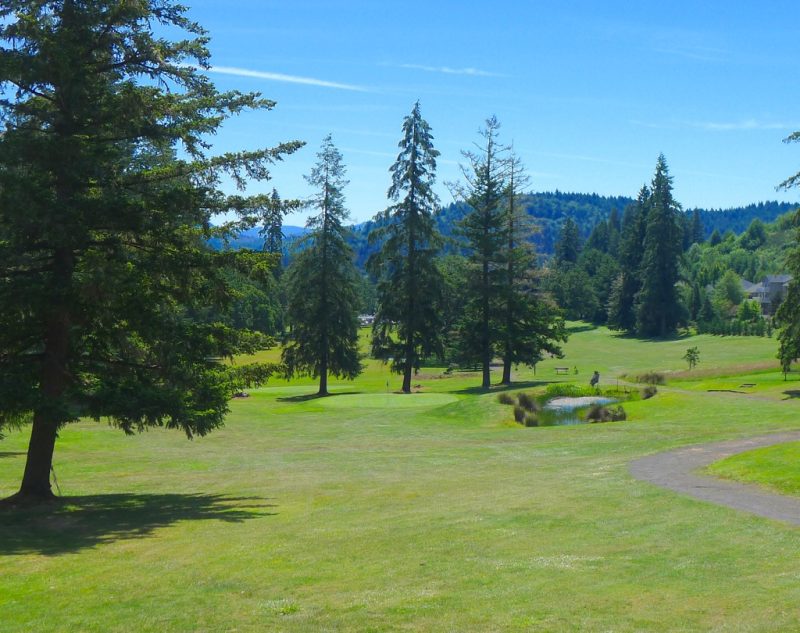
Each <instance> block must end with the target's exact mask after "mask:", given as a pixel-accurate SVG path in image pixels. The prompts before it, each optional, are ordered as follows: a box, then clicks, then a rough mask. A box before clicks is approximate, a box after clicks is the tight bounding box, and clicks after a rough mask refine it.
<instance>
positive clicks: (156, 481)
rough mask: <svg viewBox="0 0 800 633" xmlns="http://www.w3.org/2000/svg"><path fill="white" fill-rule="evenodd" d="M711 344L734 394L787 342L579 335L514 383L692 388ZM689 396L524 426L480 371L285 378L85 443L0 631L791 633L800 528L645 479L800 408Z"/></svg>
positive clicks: (25, 542)
mask: <svg viewBox="0 0 800 633" xmlns="http://www.w3.org/2000/svg"><path fill="white" fill-rule="evenodd" d="M693 345H697V346H698V347H699V349H700V352H701V359H700V363H701V364H700V366H699V368H698V369H700V368H706V367H712V366H713V367H718V368H719V369H720V372H722V373H720V374H719V375H720V376H722V375H727V374H725V373H724V372H726V371H728V372H730V371H731V370H730V368H731V367H737V366H741V365H748V366H750V365H752V364H754V363H769V362H772V359H774V355H775V348H776V343H775V341H774V340H770V339H751V340H745V339H734V338H722V337H695V338H693V339H690V340H673V341H660V342H641V341H637V340H635V339H630V338H626V337H619V336H616V335H614V334H612V333H610V332H608V331H607V330H605V329H603V328H598V329H586V330H584V331H582V332H578V333H576V334H575V335H574V336H573V338H572V339H571V341H570V342H569V343H568V344H567V345H566V347H565V352H566V357H565V358H564V359H548V360H546V361H543V362H542V363H540V365H539V367H538V368H537V371H536V375H534V373H533V371H532V370H519V371H518V372H517V373H516V374H515V380H517V381H518V383H517V384H516V386H515V388H514V389H513V390H512V393H513V392H514V391H516V390H524V391H526V392H531V393H540V392H543V391H544V390H545V388H546V386H547V384H549V383H551V382H555V381H559V382H563V381H574V382H577V383H578V384H580V385H583V384H586V383H588V380H589V378H590V376H591V372H592V371H593V370H595V369H597V370H598V371H600V373H601V386H611V383H612V382H613V381H614V380H615V376H616V375H619V374H623V373H624V374H631V375H632V374H635V373H639V372H642V371H648V370H658V371H674V372H678V371H683V370H685V362H684V361H683V360H682V358H681V357H682V356H683V354H684V353H685V349H686V348H687V347H690V346H693ZM276 353H277V352H276V351H272V352H270V354H273V356H272V357H271V358H273V359H274V358H276V356H275V354H276ZM556 366H569V367H578V369H579V373H578V375H577V376H576V375H574V374H570V375H569V376H556V375H555V372H554V369H553V368H554V367H556ZM748 371H750V374H748V376H751V375H753V374H752V370H748ZM776 371H777V370H776ZM498 378H499V369H498V370H497V371H496V372H495V380H497V379H498ZM690 378H691V377H686V376H684V377H682V378H681V380H680V381H675V382H674V383H670V382H669V381H668V385H667V386H666V387H664V388H660V391H659V393H658V395H657V396H656V397H654V398H652V399H650V400H640V401H636V402H630V403H626V404H625V409H626V411H627V413H628V420H627V421H625V422H611V423H606V424H596V425H582V426H572V427H547V428H523V427H521V426H519V425H517V424H515V423H513V421H511V419H510V413H509V411H510V407H507V406H504V405H502V404H500V403H499V402H498V401H497V393H498V390H497V389H494V390H493V391H492V392H490V393H486V394H484V393H481V392H480V391H479V390H477V389H476V387H477V386H478V385H479V383H480V377H479V376H478V375H477V374H475V373H461V372H454V373H453V374H446V373H445V372H444V368H425V369H424V370H422V371H421V372H420V374H419V375H418V376H416V377H415V379H414V384H415V385H419V387H418V388H417V389H418V391H419V392H420V394H413V395H410V396H403V395H398V394H396V393H395V392H396V391H398V390H399V387H400V377H399V376H397V375H394V374H391V373H390V372H389V370H388V368H387V367H385V366H383V365H382V364H381V363H379V362H377V361H369V362H368V364H367V369H366V370H365V372H364V374H363V375H362V376H360V377H359V378H358V379H356V380H355V381H352V382H350V381H333V382H332V385H331V387H332V391H333V392H334V394H338V395H333V396H331V397H329V398H323V399H319V398H314V397H309V396H313V394H314V393H315V386H316V385H315V383H314V381H312V380H309V379H302V380H294V381H291V382H287V381H285V380H282V379H276V380H273V381H271V382H270V383H269V385H267V386H266V387H263V388H260V389H254V390H252V391H251V392H250V393H251V395H250V397H249V398H245V399H237V400H234V401H233V402H232V403H231V413H230V415H229V417H228V420H227V423H226V426H225V427H224V428H223V429H220V430H218V431H216V432H214V433H212V434H210V435H209V436H207V437H205V438H198V439H195V440H194V441H191V442H189V441H187V440H186V439H185V438H184V437H182V436H181V435H180V434H179V433H175V432H168V431H161V430H155V431H150V432H148V433H144V434H142V435H137V436H132V437H125V436H124V435H122V434H121V433H120V432H119V431H117V430H115V429H113V428H109V427H107V426H105V425H102V424H93V423H88V422H82V423H80V424H76V425H72V426H71V427H69V428H67V429H65V430H64V431H63V433H62V434H61V438H60V440H59V443H58V447H57V452H56V460H55V469H56V473H57V475H58V478H59V482H60V485H61V489H62V492H63V494H65V495H68V496H70V497H72V498H73V500H72V502H71V505H70V506H69V507H67V508H64V509H63V510H61V511H59V512H56V513H47V512H43V511H30V512H28V513H24V514H22V515H19V516H13V517H9V516H8V515H1V516H0V610H2V611H0V612H2V614H3V615H2V620H0V622H2V626H1V627H0V629H2V630H3V631H4V633H5V631H9V632H14V633H16V632H22V631H25V632H28V631H36V632H37V633H39V632H41V633H48V632H61V631H81V632H83V631H86V632H103V633H106V632H123V631H124V632H125V633H127V632H129V631H159V632H162V631H163V632H184V631H208V632H216V631H234V630H236V631H239V632H253V633H255V632H260V631H298V632H300V631H303V632H305V631H389V630H419V631H443V630H445V631H446V630H449V631H493V630H510V631H512V630H534V631H538V630H542V631H578V630H585V631H618V632H627V631H707V630H719V631H772V630H775V631H791V630H798V629H800V615H798V612H797V609H796V605H797V604H798V603H800V584H798V583H797V581H796V580H797V566H796V561H795V559H794V557H792V556H787V555H786V553H787V552H794V551H797V550H798V547H800V531H798V530H797V529H796V528H793V527H791V526H787V525H784V524H781V523H777V522H772V521H768V520H765V519H760V518H758V517H753V516H750V515H747V514H742V513H739V512H736V511H733V510H730V509H727V508H722V507H717V506H714V505H711V504H706V503H701V502H698V501H695V500H693V499H690V498H686V497H682V496H680V495H676V494H674V493H671V492H669V491H666V490H662V489H660V488H656V487H654V486H651V485H649V484H646V483H642V482H639V481H636V480H634V479H632V478H631V476H630V475H629V474H628V463H629V462H630V461H631V460H632V459H635V458H637V457H640V456H642V455H645V454H649V453H653V452H657V451H661V450H666V449H669V448H674V447H677V446H684V445H688V444H695V443H702V442H707V441H716V440H722V439H728V438H734V437H744V436H749V435H755V434H760V433H765V432H769V431H778V430H787V429H797V428H800V415H798V414H799V413H800V404H799V403H798V402H797V401H796V400H793V399H792V400H786V401H784V400H781V399H779V398H772V397H771V396H770V397H764V398H761V399H755V396H750V395H744V394H734V393H724V392H722V393H716V392H711V393H709V392H707V391H706V390H704V389H702V388H699V387H697V386H696V385H695V384H694V383H692V382H691V380H690ZM711 379H713V377H712V376H705V377H704V378H703V380H711ZM739 379H740V378H736V379H735V380H734V382H735V381H736V380H739ZM742 380H743V378H742ZM770 380H771V378H770ZM387 381H388V386H387ZM673 385H674V386H673ZM26 441H27V431H25V432H19V433H12V434H11V436H10V437H9V438H7V440H5V441H4V442H2V444H0V495H7V494H10V493H12V492H13V491H14V490H15V487H16V485H17V484H18V481H19V478H20V475H21V472H22V468H23V464H24V455H23V452H24V449H25V444H26Z"/></svg>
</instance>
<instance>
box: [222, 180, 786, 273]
mask: <svg viewBox="0 0 800 633" xmlns="http://www.w3.org/2000/svg"><path fill="white" fill-rule="evenodd" d="M632 202H633V199H632V198H629V197H626V196H601V195H598V194H595V193H566V192H563V191H552V192H539V193H531V194H528V195H526V196H523V198H522V203H523V205H524V206H525V208H526V210H527V212H528V214H530V216H531V217H533V218H534V220H535V223H536V225H537V227H538V232H537V233H536V235H535V236H534V238H533V241H534V243H535V244H536V248H537V250H538V252H539V253H540V254H541V255H543V256H545V257H548V256H550V255H552V254H553V248H554V245H555V243H556V241H557V240H558V235H559V231H560V229H561V225H562V224H563V222H564V220H565V219H566V218H568V217H571V218H572V219H573V220H575V222H576V223H577V224H578V226H579V227H580V231H581V237H582V238H583V239H586V238H587V237H588V236H589V234H590V233H591V232H592V229H593V228H594V227H595V226H596V225H597V224H598V222H601V221H603V220H606V219H608V217H609V215H610V214H611V211H612V210H613V209H616V210H617V211H618V212H619V214H620V216H621V215H622V212H623V211H624V209H625V207H626V206H627V205H629V204H631V203H632ZM796 206H797V205H793V204H790V203H787V202H759V203H756V204H750V205H747V206H744V207H736V208H732V209H697V211H698V212H699V213H700V219H701V220H702V223H703V229H704V232H705V236H706V238H708V237H709V236H710V235H711V233H712V232H713V231H714V230H718V231H719V232H720V233H721V234H724V233H725V232H726V231H729V230H730V231H733V232H734V233H735V234H737V235H738V234H741V233H743V232H744V231H745V230H746V229H747V227H748V226H749V225H750V222H752V221H753V220H754V219H756V218H758V219H760V220H762V221H763V222H766V223H768V222H773V221H774V220H775V219H776V218H778V217H779V216H781V215H783V214H785V213H787V212H789V211H792V210H793V209H795V208H796ZM466 211H467V207H466V205H464V204H462V203H451V204H449V205H447V206H444V207H442V208H441V209H440V210H439V211H438V212H437V213H436V223H437V226H438V228H439V231H440V232H441V233H442V234H443V235H445V236H446V237H455V233H456V231H455V228H456V226H457V225H458V222H459V221H460V220H461V218H462V217H464V214H465V213H466ZM694 211H695V209H690V210H687V211H686V213H687V214H691V213H693V212H694ZM375 225H376V223H375V222H374V221H371V220H370V221H367V222H362V223H360V224H356V225H354V226H353V237H352V241H351V244H352V246H353V248H354V250H355V252H356V261H357V264H358V266H359V267H363V265H364V263H365V262H366V260H367V257H369V255H370V253H371V252H372V250H373V249H374V247H372V246H370V245H369V243H368V240H367V236H368V235H369V232H370V231H371V230H372V229H373V228H374V227H375ZM304 232H305V229H304V228H302V227H297V226H285V227H284V234H285V236H286V238H287V242H288V243H291V241H292V240H294V239H296V238H297V237H298V236H300V235H302V234H303V233H304ZM262 243H263V240H262V238H261V237H260V236H259V234H258V228H253V229H250V230H248V231H245V232H244V233H242V234H241V235H240V236H239V237H238V238H237V239H235V240H233V241H231V243H230V247H231V248H252V249H255V250H258V249H260V248H261V245H262ZM211 245H212V247H214V248H221V247H222V244H221V243H220V242H219V240H214V241H212V242H211Z"/></svg>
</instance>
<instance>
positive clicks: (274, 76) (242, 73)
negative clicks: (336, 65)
mask: <svg viewBox="0 0 800 633" xmlns="http://www.w3.org/2000/svg"><path fill="white" fill-rule="evenodd" d="M208 72H210V73H217V74H220V75H234V76H236V77H252V78H254V79H265V80H267V81H280V82H283V83H289V84H303V85H305V86H318V87H320V88H334V89H336V90H352V91H354V92H370V90H369V89H368V88H365V87H364V86H356V85H353V84H343V83H339V82H336V81H326V80H324V79H315V78H313V77H302V76H300V75H285V74H283V73H271V72H265V71H262V70H251V69H249V68H237V67H235V66H211V68H209V69H208Z"/></svg>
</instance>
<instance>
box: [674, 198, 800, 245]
mask: <svg viewBox="0 0 800 633" xmlns="http://www.w3.org/2000/svg"><path fill="white" fill-rule="evenodd" d="M798 206H800V204H793V203H791V202H759V203H758V204H748V205H747V206H746V207H736V208H734V209H711V210H708V209H697V211H699V212H700V221H701V222H702V223H703V229H704V231H705V235H706V239H708V237H709V236H710V235H711V234H712V233H713V232H714V230H717V231H719V233H720V235H724V234H725V232H726V231H733V232H734V233H736V235H740V234H741V233H744V232H745V231H746V230H747V227H748V226H750V222H752V221H753V220H754V219H755V218H758V219H759V220H761V221H762V222H765V223H769V222H774V221H775V220H776V219H777V218H778V217H779V216H781V215H783V214H784V213H788V212H789V211H794V210H795V209H796V208H797V207H798ZM693 212H694V209H690V210H688V211H687V213H688V214H689V215H691V214H692V213H693Z"/></svg>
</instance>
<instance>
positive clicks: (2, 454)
mask: <svg viewBox="0 0 800 633" xmlns="http://www.w3.org/2000/svg"><path fill="white" fill-rule="evenodd" d="M24 454H25V452H24V451H0V459H3V458H4V457H19V456H20V455H24Z"/></svg>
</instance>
